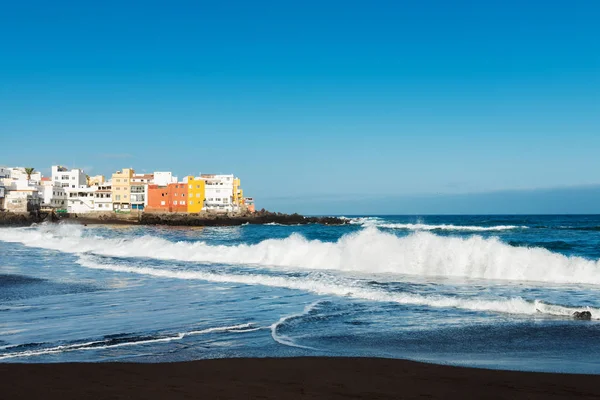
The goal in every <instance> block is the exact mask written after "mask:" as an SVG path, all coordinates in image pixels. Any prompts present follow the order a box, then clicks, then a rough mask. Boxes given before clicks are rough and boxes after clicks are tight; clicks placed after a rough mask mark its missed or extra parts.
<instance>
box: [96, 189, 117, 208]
mask: <svg viewBox="0 0 600 400" xmlns="http://www.w3.org/2000/svg"><path fill="white" fill-rule="evenodd" d="M112 210H113V204H112V185H111V182H105V183H104V184H101V185H98V186H97V189H96V191H95V192H94V211H112Z"/></svg>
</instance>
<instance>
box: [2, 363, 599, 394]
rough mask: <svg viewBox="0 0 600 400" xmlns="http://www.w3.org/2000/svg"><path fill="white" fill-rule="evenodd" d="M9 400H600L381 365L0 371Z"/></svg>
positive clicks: (457, 371)
mask: <svg viewBox="0 0 600 400" xmlns="http://www.w3.org/2000/svg"><path fill="white" fill-rule="evenodd" d="M0 376H1V377H2V378H1V379H2V380H1V381H2V390H1V391H0V398H2V399H61V400H64V399H84V398H87V399H183V398H186V399H192V398H196V399H399V398H436V399H441V398H452V399H465V398H469V399H484V398H485V399H558V398H590V399H591V398H595V399H597V398H600V385H598V381H599V379H598V376H594V375H570V374H546V373H531V372H513V371H494V370H484V369H473V368H460V367H450V366H443V365H433V364H424V363H418V362H413V361H405V360H393V359H374V358H270V359H217V360H200V361H193V362H183V363H163V364H132V363H90V364H0Z"/></svg>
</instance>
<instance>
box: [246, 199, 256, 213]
mask: <svg viewBox="0 0 600 400" xmlns="http://www.w3.org/2000/svg"><path fill="white" fill-rule="evenodd" d="M244 205H245V206H246V208H247V210H248V211H250V212H251V213H253V212H256V209H255V208H254V198H252V197H246V198H245V199H244Z"/></svg>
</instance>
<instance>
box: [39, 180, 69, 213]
mask: <svg viewBox="0 0 600 400" xmlns="http://www.w3.org/2000/svg"><path fill="white" fill-rule="evenodd" d="M46 179H47V178H43V179H42V184H41V187H40V196H41V197H42V205H43V206H45V207H51V208H58V209H65V210H66V209H67V192H65V188H63V187H62V186H61V185H60V183H58V182H53V181H52V180H46Z"/></svg>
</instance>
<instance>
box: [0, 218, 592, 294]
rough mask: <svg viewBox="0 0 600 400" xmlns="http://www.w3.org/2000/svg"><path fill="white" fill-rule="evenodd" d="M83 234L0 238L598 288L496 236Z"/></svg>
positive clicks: (536, 251) (559, 260)
mask: <svg viewBox="0 0 600 400" xmlns="http://www.w3.org/2000/svg"><path fill="white" fill-rule="evenodd" d="M89 231H91V230H89ZM84 233H86V234H87V233H89V232H84V229H83V228H81V227H78V226H72V225H71V226H69V225H58V226H51V225H46V226H42V227H37V228H7V229H1V230H0V240H3V241H7V242H19V243H23V244H24V245H26V246H32V247H41V248H46V249H54V250H59V251H62V252H68V253H79V254H81V253H90V254H97V255H103V256H111V257H125V258H127V257H142V258H154V259H160V260H178V261H188V262H197V263H224V264H233V265H256V266H263V267H270V268H272V267H279V268H288V269H289V268H292V269H313V270H315V269H316V270H319V269H320V270H324V269H325V270H327V269H328V270H339V271H345V272H360V273H388V274H403V275H417V276H427V277H435V276H439V277H461V278H474V279H494V280H511V281H539V282H550V283H579V284H594V285H600V262H599V261H598V260H589V259H585V258H582V257H567V256H564V255H562V254H559V253H554V252H551V251H549V250H547V249H543V248H529V247H513V246H510V245H508V244H506V243H503V242H502V241H500V240H499V239H497V238H483V237H480V236H471V237H467V238H461V237H445V236H438V235H435V234H433V233H431V232H413V233H411V234H410V235H408V236H405V237H398V236H396V235H394V234H392V233H387V232H382V231H380V230H378V229H376V228H372V227H371V228H365V229H362V230H360V231H358V232H355V233H351V234H347V235H345V236H343V237H341V238H340V239H339V240H338V241H336V242H322V241H319V240H307V239H306V238H304V237H302V236H301V235H299V234H296V233H294V234H292V235H290V236H289V237H287V238H285V239H268V240H264V241H262V242H260V243H258V244H253V245H247V244H240V245H235V246H225V245H208V244H206V243H204V242H188V241H181V242H171V241H169V240H166V239H163V238H160V237H156V236H141V237H134V238H127V239H109V238H102V237H92V236H87V235H86V234H84Z"/></svg>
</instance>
